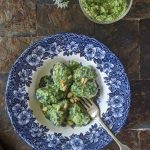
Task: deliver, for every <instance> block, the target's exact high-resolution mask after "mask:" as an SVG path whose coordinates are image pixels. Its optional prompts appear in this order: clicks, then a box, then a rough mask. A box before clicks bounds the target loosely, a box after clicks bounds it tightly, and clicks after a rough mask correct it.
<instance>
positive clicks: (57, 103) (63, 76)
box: [35, 61, 98, 127]
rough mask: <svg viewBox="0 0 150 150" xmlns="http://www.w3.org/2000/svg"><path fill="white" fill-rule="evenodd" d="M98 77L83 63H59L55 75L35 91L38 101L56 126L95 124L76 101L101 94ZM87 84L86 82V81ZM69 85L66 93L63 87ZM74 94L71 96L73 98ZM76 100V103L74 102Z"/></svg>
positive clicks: (48, 76)
mask: <svg viewBox="0 0 150 150" xmlns="http://www.w3.org/2000/svg"><path fill="white" fill-rule="evenodd" d="M96 77H97V74H96V72H95V70H93V69H92V68H91V66H81V64H80V63H79V62H76V61H70V62H69V64H68V65H65V64H64V63H60V62H57V63H55V64H54V67H53V75H52V76H50V75H46V76H43V77H42V78H41V79H40V83H39V88H38V89H36V91H35V96H36V99H37V100H38V101H39V102H40V106H41V109H42V111H43V113H44V115H45V117H46V118H47V119H49V120H50V121H51V122H52V123H53V124H54V125H56V126H61V125H69V126H74V125H76V126H79V127H80V126H84V125H86V124H88V123H89V122H90V121H91V118H90V116H89V115H88V113H87V112H86V110H85V109H84V108H83V107H82V106H81V105H79V103H78V101H74V98H78V100H79V101H80V100H82V99H81V98H88V99H91V98H93V97H95V96H96V94H97V89H98V87H97V84H96ZM85 79H86V82H82V81H83V80H84V81H85ZM64 86H66V87H67V88H66V90H63V87H64ZM69 93H71V95H72V96H71V97H69V96H68V95H69ZM72 100H73V102H72Z"/></svg>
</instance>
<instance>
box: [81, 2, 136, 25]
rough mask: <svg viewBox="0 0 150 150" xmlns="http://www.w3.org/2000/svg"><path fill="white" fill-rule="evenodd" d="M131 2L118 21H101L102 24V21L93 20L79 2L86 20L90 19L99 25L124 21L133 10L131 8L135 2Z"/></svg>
mask: <svg viewBox="0 0 150 150" xmlns="http://www.w3.org/2000/svg"><path fill="white" fill-rule="evenodd" d="M129 1H130V2H129V5H128V8H127V9H126V11H125V12H124V13H123V15H121V16H120V17H118V18H117V19H115V20H113V21H110V22H107V21H101V22H100V21H97V20H95V19H93V18H92V17H90V16H89V15H88V14H87V13H86V11H85V9H84V8H83V6H82V4H81V0H79V5H80V8H81V10H82V12H83V14H84V15H85V16H86V18H88V19H89V20H91V21H92V22H94V23H97V24H112V23H115V22H117V21H119V20H121V19H123V18H124V17H125V16H126V15H127V14H128V13H129V11H130V9H131V7H132V4H133V0H129Z"/></svg>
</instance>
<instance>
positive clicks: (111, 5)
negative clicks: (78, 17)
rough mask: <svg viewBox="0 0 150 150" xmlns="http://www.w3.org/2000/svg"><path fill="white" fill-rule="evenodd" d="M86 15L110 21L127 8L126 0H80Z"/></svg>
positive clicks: (98, 19)
mask: <svg viewBox="0 0 150 150" xmlns="http://www.w3.org/2000/svg"><path fill="white" fill-rule="evenodd" d="M80 2H81V5H82V6H83V9H84V10H85V12H86V13H87V15H88V16H90V17H91V18H93V19H95V20H97V21H100V22H101V21H104V22H111V21H114V20H116V19H117V18H119V17H120V16H122V15H123V14H124V13H125V11H126V10H127V6H128V2H127V0H80Z"/></svg>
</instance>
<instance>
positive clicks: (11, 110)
mask: <svg viewBox="0 0 150 150" xmlns="http://www.w3.org/2000/svg"><path fill="white" fill-rule="evenodd" d="M69 60H76V61H78V62H81V63H82V64H83V65H91V66H93V67H94V68H95V69H96V71H97V74H98V78H97V82H98V84H99V87H100V96H98V97H97V99H96V102H97V104H98V105H99V107H100V109H101V117H102V118H103V120H104V122H105V123H106V125H107V126H108V127H109V128H110V129H111V130H112V131H113V133H118V132H119V131H120V129H121V128H122V127H123V125H124V123H125V120H126V118H127V115H128V110H129V107H130V86H129V82H128V78H127V75H126V73H125V71H124V68H123V66H122V64H121V63H120V61H119V60H118V58H117V57H116V56H115V55H114V54H113V53H112V52H111V51H110V50H109V49H108V48H107V47H106V46H105V45H103V44H102V43H101V42H98V41H97V40H95V39H92V38H89V37H87V36H83V35H76V34H72V33H64V34H57V35H53V36H50V37H46V38H43V39H42V40H40V41H38V42H36V43H34V44H32V45H31V46H29V47H28V48H27V49H26V50H25V51H24V53H23V54H22V55H21V56H20V57H19V58H18V59H17V61H16V62H15V64H14V65H13V67H12V69H11V72H10V74H9V78H8V82H7V88H6V102H7V109H8V114H9V116H10V119H11V122H12V124H13V126H14V128H15V129H16V131H17V132H18V134H19V135H20V136H21V137H22V138H23V139H24V140H25V141H26V142H27V143H28V144H30V145H31V146H32V147H33V148H35V149H36V150H99V149H102V148H104V147H105V146H106V145H107V144H108V143H110V142H111V140H112V139H111V137H110V136H109V135H108V134H107V133H106V131H105V130H104V129H103V128H102V127H101V126H100V125H99V124H97V122H96V121H92V122H91V123H90V124H88V125H87V126H84V127H75V128H71V127H56V126H54V125H53V124H52V123H51V122H50V121H49V120H47V119H46V118H45V117H44V115H43V113H42V111H41V109H40V105H39V103H38V102H37V101H36V98H35V89H36V88H37V87H38V84H39V80H40V78H41V77H42V76H44V75H46V74H50V68H52V66H53V64H54V63H55V62H57V61H60V62H66V61H69Z"/></svg>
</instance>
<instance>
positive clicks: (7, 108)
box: [5, 32, 131, 148]
mask: <svg viewBox="0 0 150 150" xmlns="http://www.w3.org/2000/svg"><path fill="white" fill-rule="evenodd" d="M56 35H65V36H66V35H74V36H82V37H85V38H86V39H91V40H92V41H96V42H98V43H100V44H103V43H101V41H99V40H96V39H95V38H90V37H88V36H85V35H83V34H75V33H67V32H65V33H58V34H54V35H49V36H45V37H42V38H41V39H38V40H37V41H36V42H33V43H30V44H29V46H28V47H27V48H26V49H24V51H23V52H22V53H21V55H20V56H19V57H18V58H17V59H16V61H15V63H14V64H13V66H12V67H11V70H10V72H9V75H8V80H7V83H6V90H5V101H6V110H7V113H8V116H9V118H10V121H11V124H12V126H13V128H14V130H15V131H16V132H17V133H18V135H19V136H20V137H21V138H22V139H23V140H24V141H25V142H26V143H28V144H29V145H30V146H31V147H32V148H35V147H34V145H33V144H32V143H31V142H29V140H28V139H27V138H26V137H24V136H23V135H22V133H21V132H20V131H19V130H18V129H17V128H16V127H15V125H14V122H13V118H12V114H11V112H10V111H9V106H8V95H7V91H8V86H9V82H10V81H11V74H12V71H13V69H14V66H15V64H16V63H17V62H18V59H19V58H21V57H22V56H24V53H25V52H27V51H29V49H30V48H32V47H33V45H36V44H37V43H39V42H41V41H44V40H45V39H47V38H50V37H55V36H56ZM103 45H104V44H103ZM104 46H105V45H104ZM106 47H107V46H106ZM107 50H108V51H109V52H111V53H113V52H112V51H110V49H109V48H108V49H107ZM113 54H114V53H113ZM114 56H115V57H116V58H117V60H118V62H119V63H120V65H121V67H123V64H122V63H121V61H120V60H119V58H118V57H117V56H116V55H115V54H114ZM123 70H124V75H125V77H126V79H127V85H128V90H129V94H128V107H127V111H126V117H125V118H124V120H123V124H122V125H121V126H120V127H119V128H118V131H117V133H118V132H120V130H121V129H122V128H123V126H124V125H125V123H126V121H127V117H128V115H129V110H130V108H131V88H130V82H129V80H128V77H127V74H126V71H125V69H124V67H123ZM117 133H116V134H117ZM111 141H112V139H111V140H110V142H111ZM110 142H109V143H110Z"/></svg>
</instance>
